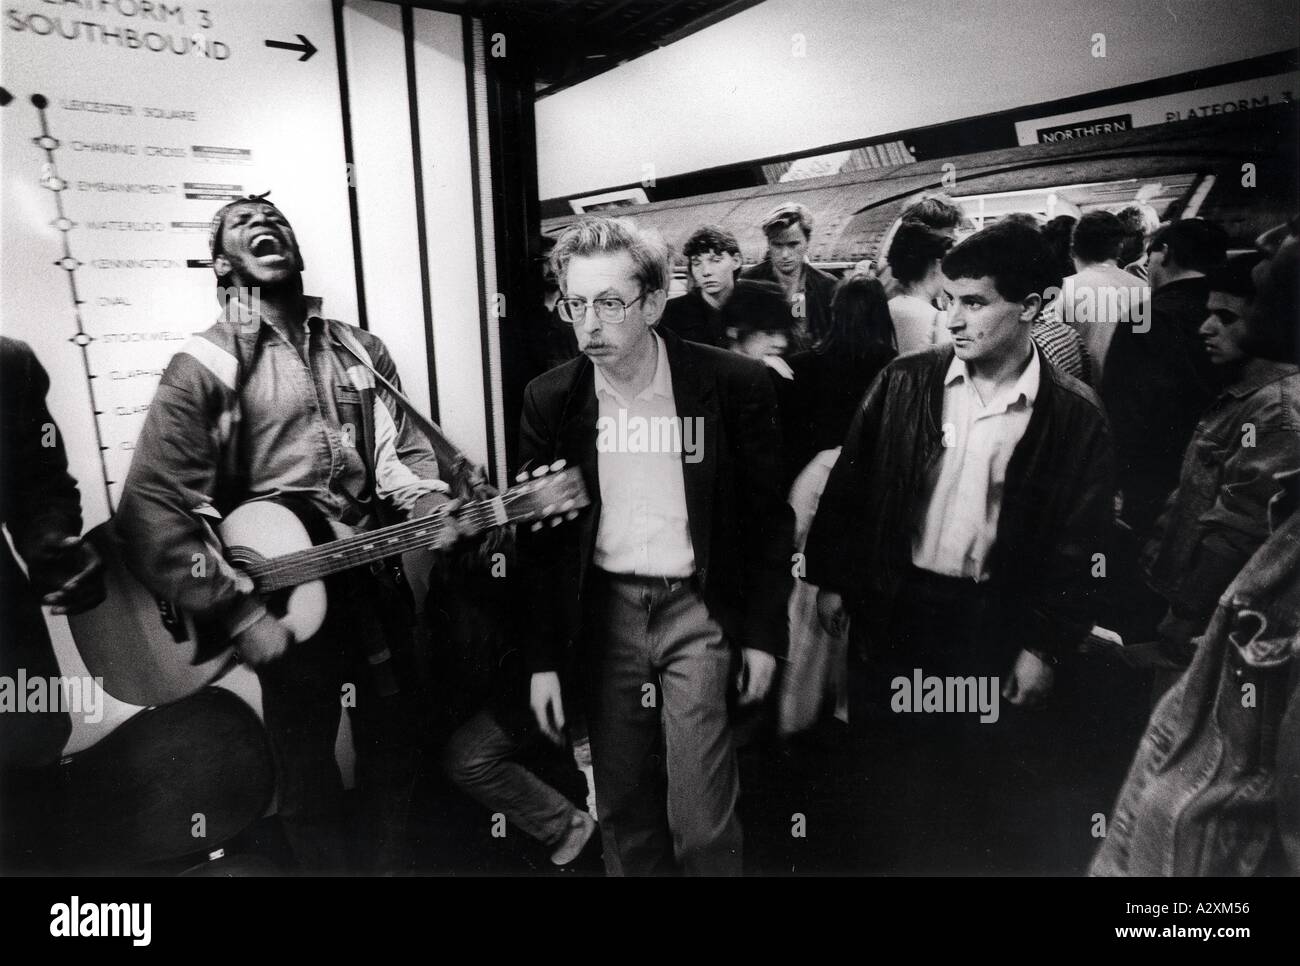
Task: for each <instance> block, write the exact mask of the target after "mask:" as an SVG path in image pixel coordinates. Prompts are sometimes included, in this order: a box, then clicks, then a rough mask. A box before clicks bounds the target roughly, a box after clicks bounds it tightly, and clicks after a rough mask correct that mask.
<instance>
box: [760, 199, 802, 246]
mask: <svg viewBox="0 0 1300 966" xmlns="http://www.w3.org/2000/svg"><path fill="white" fill-rule="evenodd" d="M791 225H798V226H799V229H800V230H801V231H802V232H803V237H804V238H811V237H812V229H813V216H812V212H811V211H809V210H808V209H807V208H805V207H804V206H803V205H801V204H799V203H798V202H797V201H789V202H786V203H785V204H781V205H777V206H776V207H775V208H773V209H772V210H771V211H769V212H768V213H767V217H766V218H764V219H763V225H762V227H763V234H764V235H766V236H767V237H768V238H771V237H772V236H773V235H779V234H781V232H783V231H785V230H786V229H787V228H789V227H790V226H791Z"/></svg>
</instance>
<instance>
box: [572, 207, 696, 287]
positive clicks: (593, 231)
mask: <svg viewBox="0 0 1300 966" xmlns="http://www.w3.org/2000/svg"><path fill="white" fill-rule="evenodd" d="M618 252H627V253H628V255H630V256H631V258H632V265H633V274H634V276H635V277H636V280H637V282H639V283H640V285H641V289H642V291H645V292H657V291H667V289H668V280H669V278H671V277H672V276H671V274H670V269H669V260H668V246H667V245H666V244H664V240H663V238H662V237H660V235H659V233H658V232H656V231H650V230H648V229H645V228H641V227H639V226H638V225H637V224H636V222H634V221H633V220H632V219H631V218H602V217H588V218H583V219H581V220H580V221H577V222H574V223H573V224H572V225H570V226H569V227H568V228H566V229H565V230H564V233H563V234H562V235H560V238H559V241H557V242H556V243H555V248H554V250H553V251H552V252H551V266H552V268H554V269H555V277H556V278H557V279H559V281H560V286H561V287H564V286H565V285H566V284H567V276H568V271H569V260H570V259H572V258H574V257H575V256H576V257H585V256H588V255H614V254H617V253H618Z"/></svg>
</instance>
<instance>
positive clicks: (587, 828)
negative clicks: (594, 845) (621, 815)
mask: <svg viewBox="0 0 1300 966" xmlns="http://www.w3.org/2000/svg"><path fill="white" fill-rule="evenodd" d="M594 831H596V823H595V822H594V821H593V820H592V818H591V816H590V815H588V814H587V813H586V812H581V811H578V810H576V809H575V810H574V812H573V816H572V818H570V819H569V830H568V831H567V832H565V833H564V838H562V839H560V844H559V845H557V846H556V847H555V851H554V852H552V853H551V861H552V862H554V863H555V864H556V865H568V864H569V863H570V862H572V861H573V860H574V859H576V858H577V857H578V856H579V854H581V852H582V849H583V847H584V846H585V845H586V844H587V840H588V839H590V838H591V833H592V832H594Z"/></svg>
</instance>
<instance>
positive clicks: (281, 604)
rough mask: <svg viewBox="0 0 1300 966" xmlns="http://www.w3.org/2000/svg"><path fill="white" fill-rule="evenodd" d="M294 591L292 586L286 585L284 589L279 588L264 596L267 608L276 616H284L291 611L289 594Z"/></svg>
mask: <svg viewBox="0 0 1300 966" xmlns="http://www.w3.org/2000/svg"><path fill="white" fill-rule="evenodd" d="M292 593H293V588H292V587H286V588H285V589H284V590H277V591H275V592H273V593H270V594H267V595H266V597H264V598H263V603H265V604H266V609H267V610H269V611H270V612H271V613H272V614H274V615H275V616H276V617H283V616H284V615H285V614H286V613H288V611H289V596H290V595H291V594H292Z"/></svg>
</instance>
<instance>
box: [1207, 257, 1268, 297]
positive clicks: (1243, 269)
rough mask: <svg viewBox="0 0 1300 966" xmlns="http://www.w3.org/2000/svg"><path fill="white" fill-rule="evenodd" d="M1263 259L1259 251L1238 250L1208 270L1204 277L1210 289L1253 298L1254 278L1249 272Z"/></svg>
mask: <svg viewBox="0 0 1300 966" xmlns="http://www.w3.org/2000/svg"><path fill="white" fill-rule="evenodd" d="M1263 260H1264V255H1263V253H1261V252H1238V253H1237V254H1236V255H1233V256H1232V257H1231V258H1229V259H1228V260H1227V261H1226V262H1224V263H1223V264H1222V265H1220V266H1219V267H1218V268H1216V269H1215V270H1214V271H1212V272H1210V274H1209V276H1208V277H1207V279H1206V281H1208V282H1209V283H1210V291H1211V292H1222V293H1223V294H1225V295H1235V296H1236V297H1237V298H1243V299H1253V298H1254V297H1255V279H1254V277H1253V276H1252V274H1251V273H1252V272H1253V271H1254V268H1255V266H1256V265H1258V264H1259V263H1260V262H1262V261H1263Z"/></svg>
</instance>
